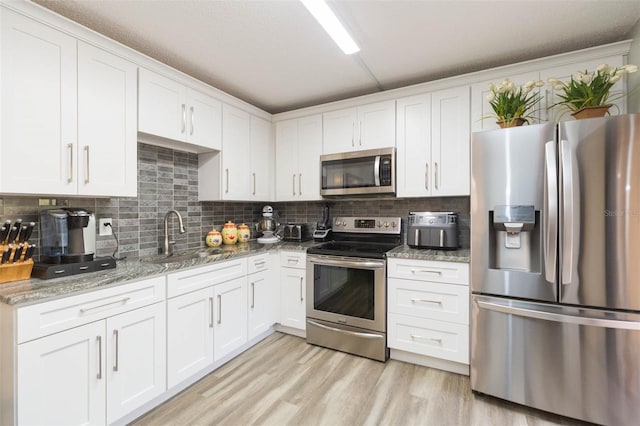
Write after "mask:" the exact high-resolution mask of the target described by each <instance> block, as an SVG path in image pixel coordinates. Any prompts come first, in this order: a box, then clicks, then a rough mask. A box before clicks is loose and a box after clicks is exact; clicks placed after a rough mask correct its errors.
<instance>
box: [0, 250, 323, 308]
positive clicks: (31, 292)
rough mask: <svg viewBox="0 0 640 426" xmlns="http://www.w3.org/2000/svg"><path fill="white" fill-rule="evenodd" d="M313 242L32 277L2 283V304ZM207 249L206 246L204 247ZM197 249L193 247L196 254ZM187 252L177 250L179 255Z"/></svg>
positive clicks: (106, 285)
mask: <svg viewBox="0 0 640 426" xmlns="http://www.w3.org/2000/svg"><path fill="white" fill-rule="evenodd" d="M314 244H317V243H314V242H313V241H307V242H303V243H296V242H285V241H281V242H278V243H274V244H260V243H258V242H255V241H250V242H248V243H238V244H236V245H233V246H225V245H222V246H220V250H221V251H219V252H217V253H215V254H212V255H203V256H202V257H194V258H191V259H189V260H185V261H182V262H173V263H151V262H149V260H155V259H157V258H158V257H153V258H151V259H142V260H138V259H131V260H122V261H118V262H117V265H116V268H115V269H109V270H106V271H100V272H92V273H88V274H79V275H73V276H68V277H62V278H54V279H50V280H40V279H37V278H32V279H29V280H22V281H14V282H8V283H0V303H5V304H8V305H17V304H22V303H34V302H41V301H43V300H46V299H50V298H56V297H61V296H66V295H70V294H73V293H81V292H86V291H89V290H96V289H99V288H104V287H109V286H113V285H118V284H123V283H125V282H129V281H135V280H140V279H145V278H152V277H154V276H159V275H164V274H166V273H169V272H174V271H179V270H182V269H188V268H193V267H197V266H202V265H206V264H208V263H213V262H219V261H223V260H227V259H232V258H237V257H246V256H251V255H255V254H260V253H264V252H267V251H270V250H291V251H298V250H300V251H306V250H307V248H309V247H311V246H313V245H314ZM203 250H204V249H203ZM194 251H195V250H192V251H191V253H193V252H194ZM181 254H183V253H176V254H175V255H176V256H179V255H181Z"/></svg>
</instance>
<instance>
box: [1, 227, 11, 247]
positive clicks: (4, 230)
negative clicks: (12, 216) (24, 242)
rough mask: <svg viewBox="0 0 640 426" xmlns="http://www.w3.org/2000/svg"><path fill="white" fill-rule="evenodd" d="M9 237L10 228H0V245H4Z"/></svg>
mask: <svg viewBox="0 0 640 426" xmlns="http://www.w3.org/2000/svg"><path fill="white" fill-rule="evenodd" d="M8 236H9V228H7V227H6V226H3V227H2V228H0V244H4V240H6V239H7V237H8Z"/></svg>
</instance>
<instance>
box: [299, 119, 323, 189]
mask: <svg viewBox="0 0 640 426" xmlns="http://www.w3.org/2000/svg"><path fill="white" fill-rule="evenodd" d="M321 154H322V115H320V114H318V115H313V116H310V117H305V118H300V119H298V160H297V162H298V167H299V169H298V198H297V199H298V200H304V201H313V200H321V199H322V197H321V196H320V155H321Z"/></svg>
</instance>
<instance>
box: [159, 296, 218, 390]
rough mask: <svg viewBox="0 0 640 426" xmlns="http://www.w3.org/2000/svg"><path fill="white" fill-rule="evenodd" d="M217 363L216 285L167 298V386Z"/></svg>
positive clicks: (173, 384) (170, 386) (171, 385)
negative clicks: (214, 349)
mask: <svg viewBox="0 0 640 426" xmlns="http://www.w3.org/2000/svg"><path fill="white" fill-rule="evenodd" d="M211 364H213V288H211V287H210V288H205V289H202V290H198V291H194V292H192V293H188V294H184V295H182V296H178V297H174V298H172V299H169V300H168V301H167V367H168V368H167V386H168V387H169V388H172V387H173V386H175V385H177V384H179V383H180V382H182V381H183V380H185V379H187V378H189V377H191V376H193V375H194V374H196V373H197V372H199V371H201V370H203V369H205V368H207V367H208V366H210V365H211Z"/></svg>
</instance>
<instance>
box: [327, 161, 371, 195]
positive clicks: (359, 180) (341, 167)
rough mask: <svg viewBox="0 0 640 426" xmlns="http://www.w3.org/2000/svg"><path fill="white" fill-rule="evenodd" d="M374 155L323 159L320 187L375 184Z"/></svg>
mask: <svg viewBox="0 0 640 426" xmlns="http://www.w3.org/2000/svg"><path fill="white" fill-rule="evenodd" d="M374 163H375V157H364V158H353V159H348V160H334V161H325V162H323V163H322V189H343V188H364V187H368V186H376V180H375V176H374V173H373V172H374Z"/></svg>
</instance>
